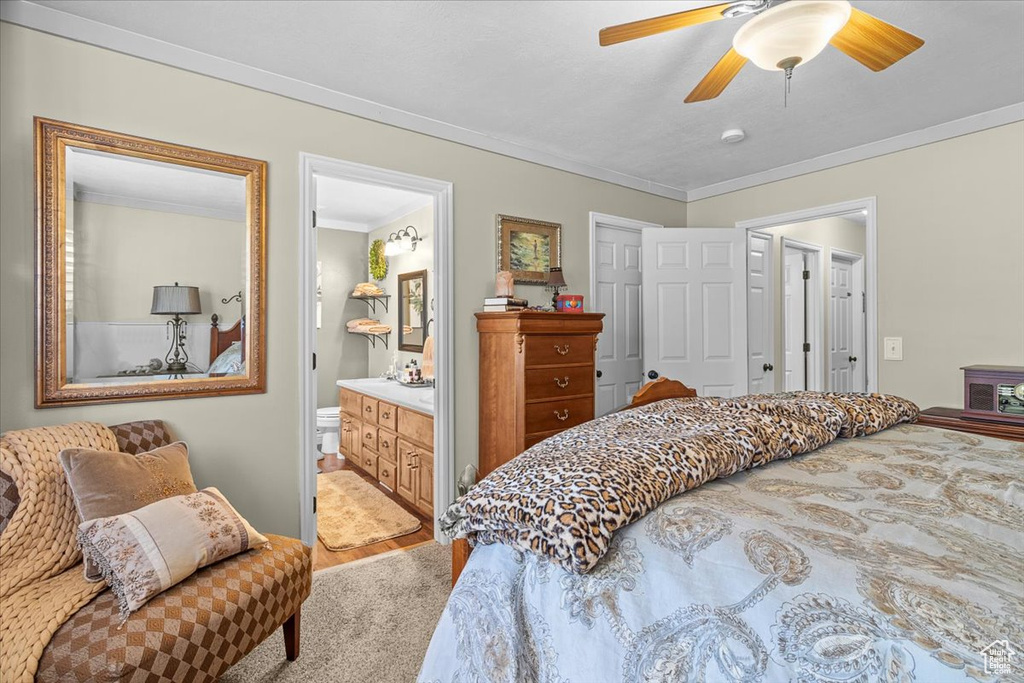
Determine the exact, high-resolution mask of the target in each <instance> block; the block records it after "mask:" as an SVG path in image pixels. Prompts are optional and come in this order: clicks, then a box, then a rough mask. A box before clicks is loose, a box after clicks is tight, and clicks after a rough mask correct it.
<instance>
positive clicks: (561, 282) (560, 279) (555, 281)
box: [544, 268, 569, 310]
mask: <svg viewBox="0 0 1024 683" xmlns="http://www.w3.org/2000/svg"><path fill="white" fill-rule="evenodd" d="M568 286H569V285H568V284H566V282H565V277H564V276H563V275H562V269H561V268H549V269H548V283H547V284H546V285H544V289H546V290H547V291H549V292H552V295H551V307H552V308H554V309H556V310H557V309H558V293H559V292H561V291H562V290H563V289H565V288H567V287H568Z"/></svg>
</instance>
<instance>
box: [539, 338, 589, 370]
mask: <svg viewBox="0 0 1024 683" xmlns="http://www.w3.org/2000/svg"><path fill="white" fill-rule="evenodd" d="M525 346H526V366H527V367H531V366H536V365H564V364H566V363H593V362H594V337H593V335H589V334H588V335H562V336H557V337H554V336H547V335H527V337H526V343H525Z"/></svg>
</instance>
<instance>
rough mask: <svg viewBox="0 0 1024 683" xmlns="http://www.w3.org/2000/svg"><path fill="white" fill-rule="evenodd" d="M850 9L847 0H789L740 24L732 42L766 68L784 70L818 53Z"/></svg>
mask: <svg viewBox="0 0 1024 683" xmlns="http://www.w3.org/2000/svg"><path fill="white" fill-rule="evenodd" d="M850 11H851V8H850V3H849V2H847V1H846V0H789V2H785V3H782V4H780V5H776V6H775V7H772V8H771V9H769V10H766V11H764V12H762V13H761V14H759V15H757V16H756V17H754V18H753V19H750V20H749V21H748V22H747V23H745V24H743V26H741V27H740V30H739V31H737V32H736V35H735V36H734V37H733V39H732V46H733V48H735V49H736V52H739V53H740V54H741V55H743V56H744V57H746V58H747V59H749V60H750V61H752V62H753V63H754V64H756V65H757V66H759V67H760V68H762V69H764V70H766V71H783V70H784V69H785V68H786V66H787V65H788V66H791V67H792V66H795V65H797V64H801V65H802V64H806V63H807V62H809V61H811V60H812V59H814V58H815V57H816V56H818V53H820V52H821V51H822V50H824V49H825V46H826V45H828V41H830V40H831V39H832V36H834V35H835V34H836V33H837V32H838V31H839V29H841V28H843V26H845V25H846V22H847V21H849V19H850ZM782 62H786V63H787V64H786V65H782V66H780V63H782Z"/></svg>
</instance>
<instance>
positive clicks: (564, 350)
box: [555, 344, 569, 356]
mask: <svg viewBox="0 0 1024 683" xmlns="http://www.w3.org/2000/svg"><path fill="white" fill-rule="evenodd" d="M555 351H557V352H558V355H559V356H565V355H568V353H569V345H568V344H566V345H565V346H559V345H558V344H555Z"/></svg>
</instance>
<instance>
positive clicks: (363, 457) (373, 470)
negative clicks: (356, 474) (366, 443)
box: [359, 448, 378, 479]
mask: <svg viewBox="0 0 1024 683" xmlns="http://www.w3.org/2000/svg"><path fill="white" fill-rule="evenodd" d="M377 460H378V457H377V452H376V451H371V450H370V449H369V448H363V450H362V451H361V452H360V453H359V464H360V466H361V467H362V468H363V469H364V470H366V473H367V474H369V475H370V476H371V477H373V478H374V479H377Z"/></svg>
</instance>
